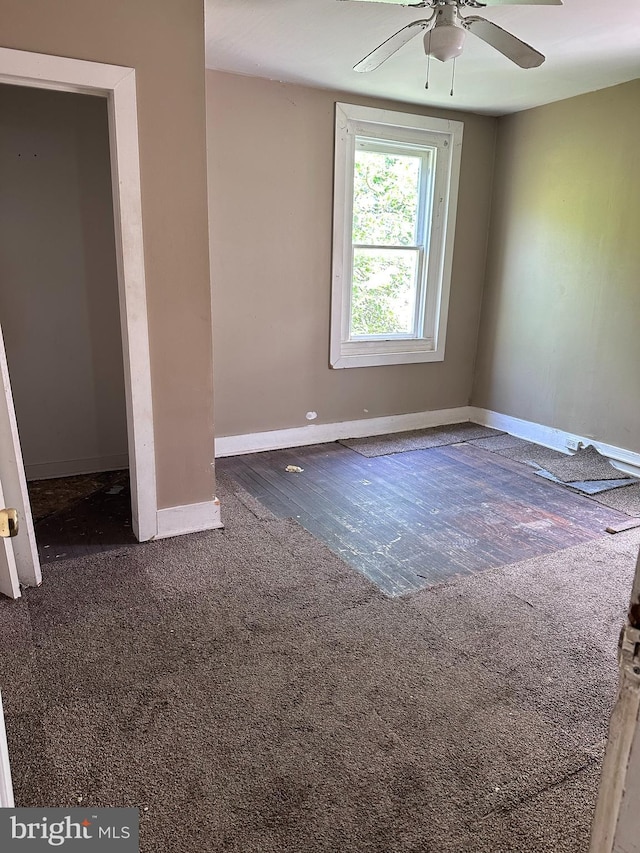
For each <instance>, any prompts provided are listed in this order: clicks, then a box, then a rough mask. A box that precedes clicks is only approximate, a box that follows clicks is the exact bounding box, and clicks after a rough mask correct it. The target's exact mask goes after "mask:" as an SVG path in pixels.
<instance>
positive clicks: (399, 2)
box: [364, 0, 433, 6]
mask: <svg viewBox="0 0 640 853" xmlns="http://www.w3.org/2000/svg"><path fill="white" fill-rule="evenodd" d="M364 2H365V3H394V4H395V5H396V6H432V5H433V3H432V0H416V2H415V3H411V2H410V0H364Z"/></svg>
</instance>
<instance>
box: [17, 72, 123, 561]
mask: <svg viewBox="0 0 640 853" xmlns="http://www.w3.org/2000/svg"><path fill="white" fill-rule="evenodd" d="M0 184H1V185H2V187H3V192H2V197H1V199H0V226H1V227H0V271H1V272H2V279H1V282H2V286H0V322H1V324H2V331H3V336H4V343H5V349H6V354H7V361H8V366H9V375H10V378H11V388H12V393H13V401H14V406H15V410H16V417H17V423H18V431H19V435H20V443H21V447H22V457H23V463H24V467H25V473H26V479H27V482H28V491H29V498H30V503H31V510H32V516H33V521H34V526H35V532H36V539H37V543H38V551H39V556H40V560H41V562H45V563H46V562H50V561H52V560H56V559H60V558H64V557H68V556H78V555H80V554H83V553H86V552H87V548H90V549H91V551H95V550H96V549H98V550H100V549H101V547H100V546H103V548H105V549H106V548H109V547H114V546H116V547H117V546H118V545H121V544H125V543H127V542H130V541H135V539H134V536H133V533H132V529H131V508H130V497H129V476H128V467H129V466H128V447H127V417H126V405H125V384H124V364H123V348H122V336H121V332H120V312H119V301H118V269H117V261H116V246H115V231H114V218H113V198H112V189H111V187H112V183H111V165H110V156H109V125H108V112H107V102H106V100H105V99H104V98H95V97H91V96H90V95H81V94H76V93H70V92H56V91H51V90H47V89H34V88H27V87H21V86H11V85H6V84H0Z"/></svg>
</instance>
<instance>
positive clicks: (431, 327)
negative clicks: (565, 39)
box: [330, 103, 464, 368]
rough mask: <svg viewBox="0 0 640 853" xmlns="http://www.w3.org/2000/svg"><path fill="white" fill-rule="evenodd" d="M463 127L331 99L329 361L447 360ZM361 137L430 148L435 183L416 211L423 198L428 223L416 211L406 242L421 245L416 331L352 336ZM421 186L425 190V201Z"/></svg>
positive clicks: (340, 364) (345, 363)
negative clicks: (415, 225)
mask: <svg viewBox="0 0 640 853" xmlns="http://www.w3.org/2000/svg"><path fill="white" fill-rule="evenodd" d="M463 129H464V124H463V122H460V121H451V120H448V119H438V118H432V117H431V116H424V115H416V114H414V113H402V112H395V111H391V110H384V109H379V108H371V107H363V106H356V105H354V104H346V103H336V114H335V164H334V205H333V266H332V269H333V272H332V296H331V333H330V364H331V367H333V368H349V367H371V366H376V365H382V364H409V363H416V362H430V361H443V360H444V353H445V340H446V328H447V313H448V308H449V291H450V287H451V270H452V263H453V246H454V239H455V223H456V209H457V201H458V185H459V178H460V163H461V157H462V135H463ZM359 137H370V138H371V139H372V140H384V141H385V142H389V143H390V144H392V143H394V142H398V143H401V144H407V145H410V146H413V147H414V148H421V149H424V150H427V149H430V150H432V151H433V152H434V157H435V170H434V174H433V185H432V186H430V187H427V186H426V184H425V185H423V186H422V189H421V210H422V206H423V204H424V203H427V204H428V207H429V209H430V214H429V222H428V224H427V223H426V222H424V221H423V220H424V211H423V212H422V213H420V214H419V221H422V223H423V226H424V227H422V228H421V229H420V231H421V232H423V233H420V234H419V235H418V236H417V237H416V245H412V246H407V247H405V248H407V249H418V250H419V252H420V257H421V259H422V260H421V262H420V263H419V273H418V275H419V278H420V279H421V281H420V283H419V288H418V293H419V294H422V304H421V306H420V311H419V315H418V318H417V319H416V328H415V329H414V334H415V335H416V336H415V337H411V338H395V339H388V340H387V339H379V340H377V339H372V338H367V339H358V338H353V339H351V337H350V312H351V292H352V268H353V243H352V233H351V232H352V221H353V182H354V179H353V174H354V158H355V151H356V139H357V138H359ZM413 153H414V154H415V151H414V152H413ZM422 193H426V194H427V195H426V198H427V199H428V202H425V198H423V197H422ZM425 228H426V231H425ZM416 298H418V297H416Z"/></svg>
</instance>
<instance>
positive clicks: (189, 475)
mask: <svg viewBox="0 0 640 853" xmlns="http://www.w3.org/2000/svg"><path fill="white" fill-rule="evenodd" d="M203 17H204V4H203V2H202V0H109V2H104V0H65V2H64V3H52V2H51V0H29V2H28V3H25V2H24V0H0V21H2V27H1V32H0V43H1V44H2V46H4V47H9V48H17V49H21V50H29V51H35V52H39V53H50V54H55V55H58V56H69V57H73V58H77V59H87V60H94V61H97V62H105V63H111V64H114V65H124V66H129V67H133V68H135V69H136V78H137V89H138V119H139V130H140V167H141V181H142V211H143V231H144V240H145V263H146V277H147V289H148V306H149V332H150V345H151V362H152V364H151V367H152V383H153V405H154V425H155V434H156V454H157V473H158V501H159V505H160V506H161V507H168V506H174V505H181V504H189V503H196V502H199V501H205V500H208V499H210V498H211V496H212V494H213V490H214V483H213V474H212V469H211V466H210V463H211V460H212V457H213V414H212V357H211V350H212V344H211V302H210V278H209V262H208V233H207V197H206V153H205V130H206V129H205V105H204V22H203Z"/></svg>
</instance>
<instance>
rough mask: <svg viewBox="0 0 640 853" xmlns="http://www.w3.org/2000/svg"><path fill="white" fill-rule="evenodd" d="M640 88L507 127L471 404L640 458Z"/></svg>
mask: <svg viewBox="0 0 640 853" xmlns="http://www.w3.org/2000/svg"><path fill="white" fill-rule="evenodd" d="M639 106H640V81H637V80H636V81H634V82H632V83H626V84H624V85H622V86H616V87H614V88H611V89H605V90H602V91H600V92H595V93H592V94H589V95H583V96H581V97H578V98H572V99H570V100H567V101H562V102H559V103H555V104H551V105H549V106H545V107H540V108H538V109H535V110H530V111H527V112H524V113H519V114H517V115H514V116H510V117H507V118H503V119H501V120H500V124H499V132H498V146H497V154H496V180H495V196H494V211H493V218H492V228H491V240H490V252H489V262H488V274H487V287H486V294H485V300H484V306H483V315H482V325H481V334H480V343H479V350H478V367H477V376H476V384H475V389H474V395H473V402H474V403H475V404H476V405H478V406H482V407H486V408H489V409H493V410H495V411H498V412H502V413H505V414H508V415H512V416H515V417H519V418H524V419H526V420H532V421H536V422H538V423H542V424H546V425H548V426H552V427H557V428H560V429H563V430H568V431H570V432H575V433H578V434H580V435H586V436H589V437H593V438H596V439H598V440H600V441H604V442H607V443H610V444H614V445H618V446H621V447H624V448H628V449H630V450H634V451H640V429H639V428H638V425H639V424H640V373H639V372H638V366H639V365H640V334H638V318H639V317H640V278H639V276H640V239H639V235H640V191H639V188H640V167H639V165H638V140H639V139H640V109H639Z"/></svg>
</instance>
